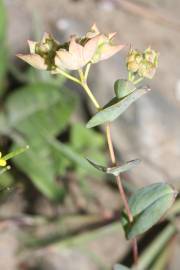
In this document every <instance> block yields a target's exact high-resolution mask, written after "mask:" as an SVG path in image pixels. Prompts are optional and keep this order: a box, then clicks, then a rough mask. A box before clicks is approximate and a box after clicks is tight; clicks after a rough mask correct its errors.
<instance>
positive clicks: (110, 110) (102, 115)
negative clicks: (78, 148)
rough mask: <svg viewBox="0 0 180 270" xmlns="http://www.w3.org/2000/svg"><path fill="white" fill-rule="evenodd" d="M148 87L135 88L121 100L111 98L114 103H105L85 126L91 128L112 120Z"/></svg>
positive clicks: (144, 92) (147, 89)
mask: <svg viewBox="0 0 180 270" xmlns="http://www.w3.org/2000/svg"><path fill="white" fill-rule="evenodd" d="M149 90H150V89H149V88H147V87H146V88H141V89H137V90H136V91H134V92H133V93H131V94H130V95H128V96H127V97H125V98H123V99H122V100H120V101H119V100H118V99H113V100H115V103H114V104H111V102H110V103H108V104H110V105H109V106H108V105H106V106H104V108H103V109H102V110H101V111H99V112H97V113H96V114H95V115H94V116H93V117H92V118H91V119H90V120H89V122H88V123H87V125H86V127H87V128H92V127H95V126H98V125H100V124H103V123H107V122H112V121H114V120H115V119H116V118H117V117H118V116H120V115H121V114H122V113H123V112H124V111H125V110H126V109H127V108H128V107H129V106H130V105H131V104H132V103H133V102H134V101H136V100H137V99H138V98H140V97H141V96H142V95H144V94H146V93H147V92H148V91H149Z"/></svg>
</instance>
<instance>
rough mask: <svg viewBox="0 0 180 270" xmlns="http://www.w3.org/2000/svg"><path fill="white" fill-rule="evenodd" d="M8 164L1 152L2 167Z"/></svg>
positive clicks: (0, 164)
mask: <svg viewBox="0 0 180 270" xmlns="http://www.w3.org/2000/svg"><path fill="white" fill-rule="evenodd" d="M6 164H7V162H6V160H5V159H3V158H2V153H1V152H0V167H5V166H6Z"/></svg>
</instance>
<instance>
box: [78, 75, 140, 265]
mask: <svg viewBox="0 0 180 270" xmlns="http://www.w3.org/2000/svg"><path fill="white" fill-rule="evenodd" d="M79 75H80V79H81V85H82V87H83V89H84V90H85V91H86V93H87V95H88V96H89V98H90V99H91V101H92V102H93V104H94V106H95V107H96V109H97V110H100V109H101V107H100V105H99V103H98V102H97V100H96V98H95V97H94V95H93V94H92V92H91V90H90V88H89V87H88V85H87V78H85V77H84V75H83V72H82V70H79ZM106 138H107V143H108V149H109V154H110V158H111V162H112V165H113V166H116V157H115V152H114V147H113V144H112V138H111V130H110V124H109V123H108V124H107V125H106ZM115 178H116V182H117V186H118V189H119V193H120V196H121V198H122V201H123V204H124V207H125V209H126V212H127V215H128V219H129V222H130V223H132V222H133V216H132V213H131V210H130V208H129V205H128V200H127V197H126V193H125V191H124V188H123V185H122V182H121V178H120V175H118V176H116V177H115ZM132 249H133V258H134V263H135V264H137V261H138V246H137V239H136V238H134V239H133V241H132Z"/></svg>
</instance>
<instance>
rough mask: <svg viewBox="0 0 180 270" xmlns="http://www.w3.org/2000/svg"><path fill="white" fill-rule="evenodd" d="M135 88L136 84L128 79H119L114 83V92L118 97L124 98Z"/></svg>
mask: <svg viewBox="0 0 180 270" xmlns="http://www.w3.org/2000/svg"><path fill="white" fill-rule="evenodd" d="M135 90H136V86H135V85H134V84H133V83H132V82H130V81H128V80H124V79H119V80H117V81H115V83H114V92H115V94H116V97H117V98H119V99H122V98H124V97H125V96H127V95H129V94H131V93H132V92H133V91H135Z"/></svg>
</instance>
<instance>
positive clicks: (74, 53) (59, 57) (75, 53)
mask: <svg viewBox="0 0 180 270" xmlns="http://www.w3.org/2000/svg"><path fill="white" fill-rule="evenodd" d="M97 47H98V37H94V38H92V39H88V40H83V39H77V38H76V37H74V36H73V37H72V38H71V40H70V42H69V48H68V49H66V48H60V49H59V50H58V51H57V52H56V57H55V64H56V65H57V67H59V68H62V69H69V70H78V69H80V68H82V67H84V66H85V65H86V64H87V63H88V62H90V61H91V59H92V58H93V56H94V54H95V53H96V50H97Z"/></svg>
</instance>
